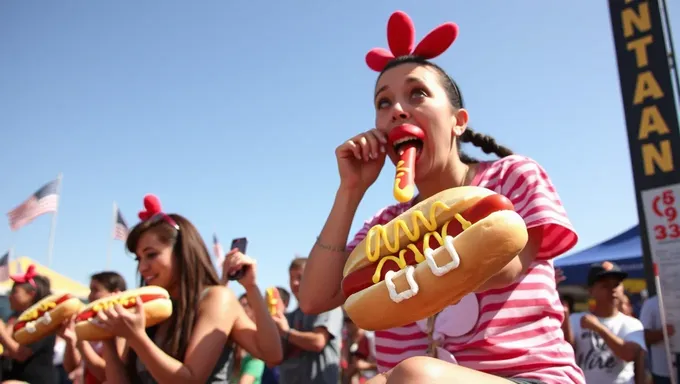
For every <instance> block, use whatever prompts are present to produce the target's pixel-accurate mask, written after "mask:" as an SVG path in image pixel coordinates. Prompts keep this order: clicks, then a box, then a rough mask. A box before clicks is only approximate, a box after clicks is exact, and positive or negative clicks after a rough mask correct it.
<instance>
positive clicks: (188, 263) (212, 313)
mask: <svg viewBox="0 0 680 384" xmlns="http://www.w3.org/2000/svg"><path fill="white" fill-rule="evenodd" d="M144 205H145V208H146V209H145V210H144V211H142V212H140V214H139V217H140V219H141V220H142V221H141V222H140V223H139V224H138V225H136V226H135V227H134V228H133V229H132V230H131V231H130V234H129V235H128V238H127V244H126V246H127V249H128V250H129V251H130V252H133V253H134V254H135V255H136V256H137V261H138V263H139V264H138V271H139V274H140V275H141V278H142V282H141V284H142V285H153V286H159V287H161V288H164V289H166V290H167V291H168V292H169V294H170V298H171V299H172V303H173V308H172V315H171V316H170V318H169V319H168V320H166V321H163V322H161V323H160V324H158V325H157V326H154V327H150V328H149V329H146V330H145V324H144V320H145V316H144V313H143V311H144V306H143V304H142V303H141V302H142V300H140V298H137V299H136V300H135V306H136V310H135V311H131V310H128V309H125V308H123V307H122V306H121V305H120V304H116V305H113V306H111V307H109V308H107V309H104V310H101V311H99V312H98V313H97V315H96V316H97V317H96V319H97V322H98V324H100V326H102V327H103V328H104V329H105V330H107V332H109V333H111V334H113V335H115V336H118V337H122V338H124V339H125V340H126V347H125V349H124V352H123V355H122V356H119V355H118V353H117V352H116V347H115V343H114V342H113V341H107V342H105V343H104V359H105V360H106V380H107V382H112V383H143V384H145V383H157V382H158V383H173V382H177V383H226V382H228V380H229V375H230V372H231V364H232V361H233V346H234V343H237V344H239V345H240V346H242V347H243V348H244V349H245V350H246V351H248V352H249V353H250V354H251V355H252V356H254V357H255V358H258V359H261V360H264V361H266V362H270V363H273V364H277V363H278V362H279V361H280V360H281V358H282V349H281V343H280V341H279V337H278V329H277V328H276V325H275V324H274V322H273V320H272V319H271V317H270V316H269V313H268V312H267V307H266V304H265V302H264V299H263V297H262V295H261V294H260V289H259V288H258V286H257V284H256V281H255V267H254V262H253V261H252V259H250V258H248V257H247V256H245V255H242V254H240V253H236V252H231V253H230V254H229V255H227V257H234V258H236V259H238V263H239V264H240V265H242V266H251V267H249V268H246V270H245V271H246V273H245V275H244V277H243V278H242V279H241V280H239V282H240V283H241V284H242V285H243V286H244V288H245V290H246V294H247V296H248V301H249V303H251V305H252V307H253V309H254V311H255V320H256V321H255V323H254V322H253V321H252V320H250V319H249V318H248V316H247V315H246V314H245V312H244V311H243V308H242V307H241V305H240V304H239V302H238V300H237V299H236V297H235V295H234V293H233V292H232V291H231V290H230V289H228V288H226V287H224V286H221V285H220V280H219V278H218V277H217V274H216V272H215V268H214V267H213V265H212V262H211V260H210V256H209V254H208V250H207V248H206V246H205V243H204V242H203V240H202V238H201V236H200V234H199V233H198V231H197V230H196V228H195V227H194V225H193V224H191V222H189V221H188V220H187V219H185V218H184V217H182V216H180V215H176V214H165V213H164V212H163V211H162V210H161V205H160V202H159V201H158V199H157V198H156V197H155V196H153V195H147V196H146V197H145V199H144ZM256 324H257V326H256Z"/></svg>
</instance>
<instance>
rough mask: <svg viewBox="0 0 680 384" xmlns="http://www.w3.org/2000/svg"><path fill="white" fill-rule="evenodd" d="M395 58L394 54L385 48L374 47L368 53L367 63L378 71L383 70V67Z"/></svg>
mask: <svg viewBox="0 0 680 384" xmlns="http://www.w3.org/2000/svg"><path fill="white" fill-rule="evenodd" d="M393 59H394V55H392V54H391V53H390V52H388V51H387V50H386V49H385V48H373V49H371V50H370V51H368V53H367V54H366V64H367V65H368V67H369V68H371V69H372V70H374V71H376V72H382V70H383V68H385V66H386V65H387V63H389V62H390V60H393Z"/></svg>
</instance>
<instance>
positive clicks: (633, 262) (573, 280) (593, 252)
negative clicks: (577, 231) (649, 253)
mask: <svg viewBox="0 0 680 384" xmlns="http://www.w3.org/2000/svg"><path fill="white" fill-rule="evenodd" d="M604 261H611V262H613V263H615V264H617V265H618V266H619V267H621V269H622V270H624V271H626V272H628V276H629V278H634V279H644V277H645V268H644V264H643V261H642V242H641V240H640V226H639V225H636V226H634V227H633V228H631V229H629V230H627V231H625V232H623V233H621V234H619V235H617V236H615V237H613V238H611V239H609V240H607V241H605V242H603V243H600V244H597V245H594V246H592V247H590V248H588V249H584V250H582V251H580V252H576V253H572V254H570V255H565V256H561V257H558V258H556V259H555V267H556V268H561V269H562V271H563V273H564V276H565V277H566V278H567V280H566V281H565V282H564V283H565V284H569V285H586V284H587V281H586V280H587V277H588V269H590V266H591V265H592V264H596V263H602V262H604Z"/></svg>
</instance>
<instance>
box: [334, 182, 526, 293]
mask: <svg viewBox="0 0 680 384" xmlns="http://www.w3.org/2000/svg"><path fill="white" fill-rule="evenodd" d="M505 210H514V206H513V204H512V202H511V201H510V199H508V198H507V197H505V196H503V195H500V194H494V195H489V196H487V197H485V198H483V199H481V200H479V201H478V202H477V203H475V204H474V205H473V206H472V207H469V208H468V209H466V210H465V211H463V212H461V213H460V215H461V216H462V217H463V218H465V219H466V220H467V221H469V222H471V223H473V224H474V223H476V222H478V221H480V220H482V219H483V218H485V217H487V216H489V215H490V214H492V213H494V212H497V211H505ZM443 224H444V223H442V225H443ZM440 228H441V226H440ZM461 232H463V227H462V226H461V224H460V223H459V222H458V221H457V220H451V221H450V222H449V225H448V227H447V230H446V233H447V235H449V236H452V237H456V236H458V234H460V233H461ZM415 246H416V247H417V248H418V249H420V250H422V249H423V240H422V239H421V240H419V241H418V242H417V243H416V244H415ZM439 246H440V244H439V242H438V241H437V240H436V238H435V237H434V236H431V237H430V244H429V247H430V248H432V249H436V248H438V247H439ZM383 256H388V255H383ZM404 259H405V260H406V264H407V265H416V264H417V262H416V258H415V254H414V253H413V251H411V250H410V249H409V250H407V251H406V253H405V254H404ZM379 262H380V260H377V261H376V262H374V263H372V264H369V265H367V266H365V267H363V268H360V269H358V270H356V271H353V272H351V273H350V274H348V275H347V276H345V278H344V279H343V280H342V291H343V293H344V294H345V297H349V296H351V295H353V294H355V293H357V292H360V291H363V290H364V289H366V288H368V287H370V286H371V285H373V280H372V277H373V274H374V273H375V270H376V268H377V267H378V263H379ZM399 269H400V268H399V265H397V263H396V262H394V261H392V260H387V261H386V262H385V263H384V264H383V266H382V270H381V274H380V281H382V280H384V279H385V275H386V274H387V272H388V271H394V272H398V271H399Z"/></svg>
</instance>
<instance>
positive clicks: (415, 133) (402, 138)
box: [387, 124, 425, 160]
mask: <svg viewBox="0 0 680 384" xmlns="http://www.w3.org/2000/svg"><path fill="white" fill-rule="evenodd" d="M424 139H425V132H424V131H423V130H422V129H420V128H419V127H416V126H415V125H411V124H404V125H400V126H398V127H396V128H393V129H392V130H391V131H390V133H389V134H388V135H387V140H388V142H389V143H391V145H392V148H393V149H394V152H395V153H396V154H397V156H399V158H403V156H404V154H405V153H406V152H408V151H409V150H410V149H415V155H416V156H415V158H416V160H417V159H418V158H419V157H420V154H421V153H422V151H423V142H424Z"/></svg>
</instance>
